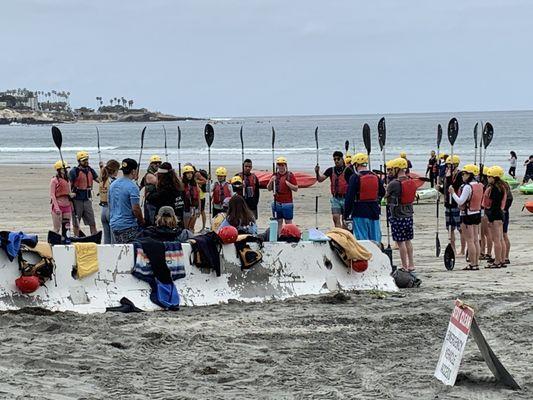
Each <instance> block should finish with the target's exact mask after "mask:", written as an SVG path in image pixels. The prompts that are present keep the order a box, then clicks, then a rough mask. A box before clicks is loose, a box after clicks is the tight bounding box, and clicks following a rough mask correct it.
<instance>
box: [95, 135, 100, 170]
mask: <svg viewBox="0 0 533 400" xmlns="http://www.w3.org/2000/svg"><path fill="white" fill-rule="evenodd" d="M95 128H96V145H97V146H98V165H102V152H101V151H100V131H99V130H98V127H97V126H96V127H95Z"/></svg>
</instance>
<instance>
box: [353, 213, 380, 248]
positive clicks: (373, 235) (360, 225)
mask: <svg viewBox="0 0 533 400" xmlns="http://www.w3.org/2000/svg"><path fill="white" fill-rule="evenodd" d="M353 234H354V236H355V238H356V239H357V240H373V241H374V242H378V243H381V225H380V223H379V219H369V218H359V217H354V218H353Z"/></svg>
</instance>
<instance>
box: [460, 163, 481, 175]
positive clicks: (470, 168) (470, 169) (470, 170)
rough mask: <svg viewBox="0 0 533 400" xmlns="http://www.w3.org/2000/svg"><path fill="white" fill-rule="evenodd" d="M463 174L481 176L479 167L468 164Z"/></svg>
mask: <svg viewBox="0 0 533 400" xmlns="http://www.w3.org/2000/svg"><path fill="white" fill-rule="evenodd" d="M463 172H468V173H469V174H473V175H479V167H478V166H477V165H474V164H467V165H465V166H464V167H463Z"/></svg>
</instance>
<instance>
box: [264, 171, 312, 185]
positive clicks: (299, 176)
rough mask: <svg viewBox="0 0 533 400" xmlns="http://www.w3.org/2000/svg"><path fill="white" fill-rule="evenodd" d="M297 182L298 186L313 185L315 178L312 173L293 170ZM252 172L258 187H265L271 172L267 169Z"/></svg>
mask: <svg viewBox="0 0 533 400" xmlns="http://www.w3.org/2000/svg"><path fill="white" fill-rule="evenodd" d="M291 172H292V173H293V174H294V176H295V177H296V181H297V182H298V187H299V188H308V187H311V186H313V185H314V184H315V183H316V178H315V177H314V176H313V175H309V174H306V173H304V172H293V171H291ZM254 174H255V175H257V177H258V178H259V187H260V188H261V189H266V187H267V184H268V181H269V180H270V177H271V176H272V172H267V171H254Z"/></svg>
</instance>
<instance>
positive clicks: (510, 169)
mask: <svg viewBox="0 0 533 400" xmlns="http://www.w3.org/2000/svg"><path fill="white" fill-rule="evenodd" d="M509 175H511V176H512V177H513V179H514V178H516V167H509Z"/></svg>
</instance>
